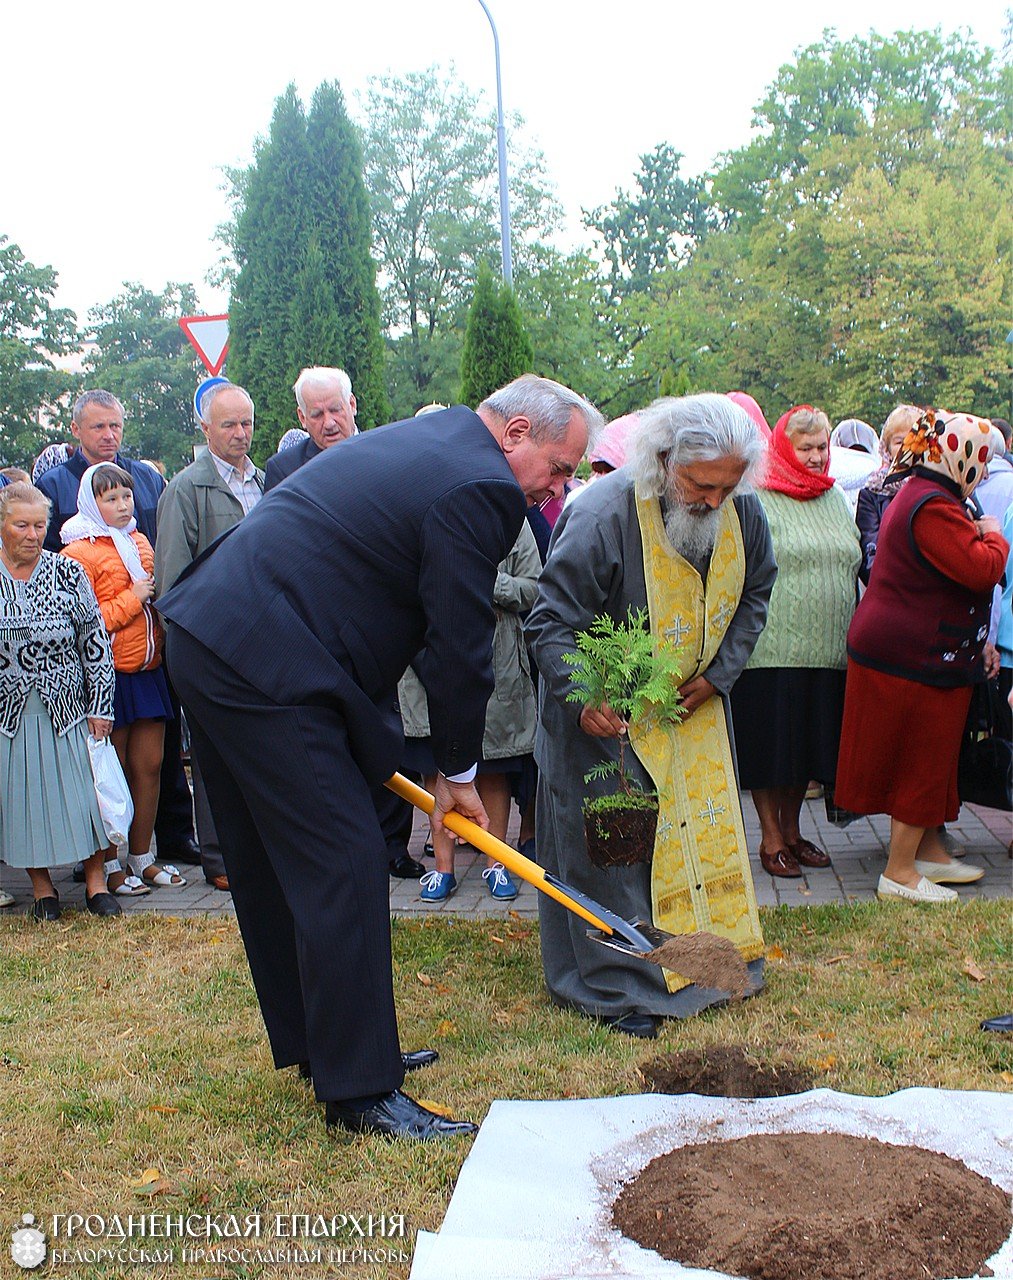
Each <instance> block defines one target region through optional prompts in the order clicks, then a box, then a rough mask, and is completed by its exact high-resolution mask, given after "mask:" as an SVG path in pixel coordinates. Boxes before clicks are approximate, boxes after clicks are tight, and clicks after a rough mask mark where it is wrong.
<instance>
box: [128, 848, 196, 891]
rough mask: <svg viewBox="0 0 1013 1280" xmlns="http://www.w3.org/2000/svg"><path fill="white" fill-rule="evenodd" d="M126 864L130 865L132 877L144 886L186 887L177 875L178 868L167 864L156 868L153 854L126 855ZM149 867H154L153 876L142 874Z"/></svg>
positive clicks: (182, 879)
mask: <svg viewBox="0 0 1013 1280" xmlns="http://www.w3.org/2000/svg"><path fill="white" fill-rule="evenodd" d="M127 862H129V863H130V869H131V871H133V873H134V875H135V876H137V877H139V878H140V880H141V881H142V882H143V883H144V884H146V885H149V886H151V885H154V886H155V887H156V888H159V889H182V888H184V887H185V886H186V880H185V879H184V878H183V877H182V876H181V875H180V874H179V868H178V867H174V866H172V864H171V863H168V862H165V863H163V864H162V866H160V867H159V866H156V864H155V855H154V854H153V853H128V854H127ZM149 867H155V874H154V875H153V876H146V875H145V874H144V873H145V871H147V869H148V868H149Z"/></svg>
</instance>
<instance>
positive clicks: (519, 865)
mask: <svg viewBox="0 0 1013 1280" xmlns="http://www.w3.org/2000/svg"><path fill="white" fill-rule="evenodd" d="M384 786H386V787H387V788H388V789H389V790H390V791H393V792H394V794H395V795H399V796H400V797H401V799H402V800H407V801H408V803H409V804H412V805H414V806H415V808H416V809H421V810H422V812H423V813H429V814H431V813H432V812H433V810H434V809H435V808H436V801H435V800H434V799H433V797H432V796H431V795H430V794H429V792H428V791H424V790H423V789H422V787H417V786H416V785H415V783H414V782H409V780H408V779H407V778H405V777H404V776H403V775H402V774H400V773H395V774H394V776H393V778H389V779H388V780H387V781H386V782H385V783H384ZM443 825H444V826H445V827H446V828H447V830H448V831H452V832H453V833H454V835H455V836H462V837H463V838H464V839H465V840H467V841H468V843H469V844H470V845H474V847H475V848H476V849H478V850H479V851H480V852H481V853H485V854H488V856H489V857H490V858H495V859H496V861H497V862H502V863H503V865H504V867H506V869H507V870H508V871H512V872H513V873H514V875H517V876H520V878H521V879H522V880H526V881H527V882H528V884H533V885H534V886H535V888H536V889H540V890H541V891H542V893H544V894H547V895H548V896H549V897H550V898H554V899H555V900H556V902H558V903H560V904H561V905H562V906H564V907H566V909H567V910H568V911H573V912H575V913H576V914H577V915H578V916H580V917H581V918H582V919H584V920H586V921H587V922H588V924H593V925H594V926H595V928H596V929H602V930H604V932H605V933H609V934H611V933H612V930H611V929H610V928H609V926H608V925H607V924H606V923H605V922H604V921H603V920H599V919H598V917H597V916H596V915H595V914H594V913H593V912H591V911H588V910H587V908H586V907H584V906H582V905H581V903H579V902H575V901H574V900H573V898H571V897H570V896H569V894H567V893H564V892H563V890H562V889H557V888H556V886H555V885H554V884H551V883H550V882H549V881H548V880H546V878H545V870H544V868H542V867H540V866H539V865H538V863H537V862H532V861H531V859H530V858H526V857H525V856H524V854H523V853H519V852H518V851H517V850H516V849H512V848H511V847H510V845H508V844H504V843H503V841H502V840H499V839H497V838H496V836H492V835H490V834H489V832H488V831H483V830H482V828H481V827H480V826H479V825H478V824H477V823H475V822H472V821H471V819H470V818H465V817H462V815H461V814H459V813H454V812H453V810H451V812H450V813H448V814H445V815H444V818H443Z"/></svg>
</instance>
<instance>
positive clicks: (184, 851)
mask: <svg viewBox="0 0 1013 1280" xmlns="http://www.w3.org/2000/svg"><path fill="white" fill-rule="evenodd" d="M158 858H159V861H160V862H185V863H186V864H187V866H188V867H199V866H200V845H199V844H198V843H197V841H196V840H195V839H194V838H193V836H187V837H186V838H185V839H183V840H181V841H180V842H179V844H177V845H173V847H172V848H171V849H162V848H161V847H159V849H158Z"/></svg>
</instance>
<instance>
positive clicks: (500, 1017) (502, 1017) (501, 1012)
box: [492, 1009, 513, 1027]
mask: <svg viewBox="0 0 1013 1280" xmlns="http://www.w3.org/2000/svg"><path fill="white" fill-rule="evenodd" d="M492 1020H493V1022H495V1023H496V1025H497V1026H498V1027H508V1026H509V1025H510V1023H511V1022H513V1018H512V1017H511V1016H510V1014H509V1013H507V1011H506V1010H505V1009H497V1010H496V1012H495V1013H494V1014H493V1015H492Z"/></svg>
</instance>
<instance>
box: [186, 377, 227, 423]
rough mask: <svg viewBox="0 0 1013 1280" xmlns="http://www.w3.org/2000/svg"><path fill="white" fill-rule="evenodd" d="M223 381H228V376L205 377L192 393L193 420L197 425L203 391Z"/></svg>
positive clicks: (219, 384)
mask: <svg viewBox="0 0 1013 1280" xmlns="http://www.w3.org/2000/svg"><path fill="white" fill-rule="evenodd" d="M224 382H228V378H205V379H204V381H203V382H202V383H201V384H200V386H199V387H198V388H197V390H196V391H195V392H194V393H193V420H194V422H195V423H196V424H197V426H198V427H199V426H200V402H201V401H202V400H203V399H204V394H205V392H207V391H210V390H211V388H212V387H217V386H221V384H222V383H224Z"/></svg>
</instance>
